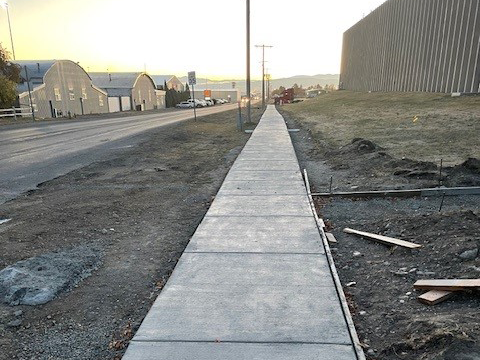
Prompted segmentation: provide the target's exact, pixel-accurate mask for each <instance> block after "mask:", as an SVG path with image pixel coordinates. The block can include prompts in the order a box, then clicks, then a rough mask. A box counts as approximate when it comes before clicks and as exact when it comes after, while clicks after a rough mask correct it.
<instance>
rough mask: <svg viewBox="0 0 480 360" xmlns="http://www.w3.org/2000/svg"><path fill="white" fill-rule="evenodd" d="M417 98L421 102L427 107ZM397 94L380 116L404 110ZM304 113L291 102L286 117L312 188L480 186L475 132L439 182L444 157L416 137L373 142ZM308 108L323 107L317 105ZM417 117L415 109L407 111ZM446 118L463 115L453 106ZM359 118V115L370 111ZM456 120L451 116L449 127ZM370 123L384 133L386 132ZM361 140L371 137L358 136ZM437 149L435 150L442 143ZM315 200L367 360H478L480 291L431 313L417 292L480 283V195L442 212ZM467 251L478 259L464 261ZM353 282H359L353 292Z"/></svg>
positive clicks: (420, 206) (422, 201)
mask: <svg viewBox="0 0 480 360" xmlns="http://www.w3.org/2000/svg"><path fill="white" fill-rule="evenodd" d="M370 95H372V94H363V95H355V97H356V98H358V97H359V96H360V97H367V96H370ZM338 96H342V97H343V96H347V95H346V94H345V93H344V94H342V95H338ZM399 96H401V95H399ZM408 96H410V97H414V95H412V94H410V95H408ZM419 96H420V98H419V99H417V102H419V103H420V105H419V107H420V108H422V107H424V104H421V99H422V95H419ZM429 96H431V97H432V98H433V97H435V96H433V95H429ZM395 97H396V96H395V95H393V96H392V101H391V102H385V103H384V108H382V107H378V108H377V107H375V110H376V113H377V114H378V113H383V112H390V111H392V110H391V109H392V108H395V107H398V106H400V105H399V104H398V103H397V102H396V101H395ZM351 101H353V100H351ZM447 101H450V100H449V99H447ZM469 101H470V100H469ZM476 101H478V100H476ZM301 106H302V104H301V103H300V104H293V105H284V106H283V107H282V108H281V109H280V110H281V112H282V113H283V115H284V116H285V117H286V119H287V122H288V123H289V127H290V128H300V131H299V132H296V133H295V132H294V133H291V134H292V139H293V142H294V146H295V149H296V151H297V156H298V158H299V161H300V164H301V166H302V168H306V169H307V172H308V175H309V179H310V182H311V183H312V187H313V190H314V191H319V192H328V191H329V186H330V181H331V180H332V183H333V186H332V189H333V191H338V190H342V191H349V190H350V191H354V190H355V191H357V190H378V189H400V188H419V187H425V186H438V185H439V183H440V182H441V183H442V184H443V185H448V186H465V185H469V186H479V185H480V166H479V162H478V160H477V159H470V160H468V161H466V160H467V158H468V157H473V155H475V154H477V151H478V145H479V143H478V139H476V140H475V141H473V140H472V137H471V136H470V135H466V136H465V140H466V141H465V144H464V147H463V149H459V151H458V152H456V153H455V154H454V156H452V157H451V159H456V160H455V161H454V162H452V163H451V164H450V166H449V167H447V168H446V169H443V173H442V176H441V177H440V174H439V168H438V167H437V165H436V164H435V163H432V162H428V161H426V159H434V158H436V157H437V155H438V154H437V153H435V154H432V153H428V152H427V150H426V148H425V147H424V146H423V145H422V144H418V143H415V142H414V144H411V143H410V138H409V137H405V139H403V140H401V141H400V135H398V134H397V135H394V134H392V133H391V129H384V130H383V133H384V135H382V133H381V132H380V131H377V132H376V134H375V138H374V141H372V138H368V137H366V134H371V133H370V132H368V131H366V130H365V129H361V128H360V129H352V130H351V131H347V132H343V130H340V131H339V133H335V132H332V130H331V129H327V130H325V131H324V130H323V127H322V126H323V124H324V122H328V119H331V118H330V117H329V116H330V115H328V114H324V113H322V111H321V110H318V111H319V112H318V113H315V111H314V110H309V112H305V111H303V110H299V109H301ZM303 106H306V107H310V108H311V109H313V108H315V104H308V103H304V105H303ZM375 106H379V105H378V104H376V105H375ZM469 109H470V110H469ZM297 110H298V111H297ZM416 110H418V109H415V108H411V109H409V113H410V112H411V113H415V112H417V111H416ZM332 111H333V110H332ZM352 111H354V109H352V108H350V109H348V110H347V111H346V114H344V113H343V112H342V109H341V108H340V109H337V110H335V112H337V114H336V115H335V116H338V118H348V117H353V112H352ZM443 111H444V112H445V113H448V112H450V111H451V112H452V113H454V112H455V111H456V110H455V107H453V108H452V109H451V110H450V109H449V108H448V106H446V107H444V108H443ZM307 113H308V114H310V115H308V117H306V114H307ZM358 113H359V114H360V118H361V117H362V114H365V113H367V109H366V108H364V109H362V110H361V111H360V110H358ZM461 113H462V114H464V116H465V118H472V119H475V121H476V122H477V124H479V123H480V118H479V117H478V108H475V109H472V108H468V107H466V108H465V109H462V112H461ZM332 116H333V115H332ZM335 116H334V117H335ZM445 116H446V115H445ZM332 121H333V120H332ZM335 121H336V120H335ZM335 121H334V122H335ZM455 121H456V120H455V119H452V125H451V126H455ZM460 122H461V121H460ZM329 125H332V124H329ZM342 126H343V125H342ZM369 126H371V127H377V126H378V128H379V129H380V126H381V125H379V124H371V125H369ZM477 126H478V125H477ZM425 131H427V130H425ZM430 131H432V130H431V129H430ZM440 132H443V130H440ZM359 135H360V136H363V137H364V138H363V139H355V137H357V136H359ZM432 136H433V137H435V136H434V135H432ZM442 136H443V135H442ZM462 136H463V135H462ZM475 136H478V131H477V135H475ZM392 137H397V140H398V141H400V143H399V146H400V147H401V146H402V145H405V146H404V148H405V149H409V150H408V153H410V156H411V158H410V159H409V158H405V159H402V158H401V157H400V158H399V157H398V152H396V151H395V150H394V149H393V148H394V147H393V148H392V146H390V141H391V138H392ZM353 140H355V141H353ZM334 144H337V145H334ZM379 144H380V145H379ZM415 144H417V145H415ZM431 145H435V144H433V143H432V144H431ZM437 145H438V147H440V146H441V145H440V144H437ZM415 146H419V147H422V149H421V151H418V152H416V151H415ZM429 148H430V150H432V151H434V150H435V149H436V148H437V146H429ZM469 149H470V150H469ZM406 153H407V152H406ZM466 154H468V155H466ZM472 154H473V155H472ZM462 156H467V158H462ZM315 201H316V207H317V211H318V212H319V214H320V215H321V217H322V218H323V219H324V220H325V221H326V224H327V226H328V228H329V230H330V231H331V232H333V234H334V235H335V237H336V238H337V240H338V243H337V244H335V245H334V246H332V253H333V256H334V259H335V264H336V267H337V270H338V272H339V276H340V279H341V282H342V284H343V285H344V291H345V293H346V296H347V299H348V300H349V305H350V309H351V312H352V315H353V318H354V322H355V326H356V328H357V332H358V334H359V338H360V341H361V342H362V344H363V346H364V349H365V353H366V356H367V358H368V359H370V360H374V359H378V360H380V359H404V360H414V359H415V360H418V359H421V360H426V359H429V360H430V359H431V360H440V359H444V360H467V359H468V360H473V359H480V355H479V354H480V343H479V340H480V327H479V325H478V309H479V306H480V296H479V295H478V292H477V293H468V292H465V293H459V294H456V295H455V296H454V297H452V298H451V299H450V300H447V301H446V302H443V303H441V304H438V305H435V306H427V305H424V304H421V303H419V302H418V301H417V296H418V295H420V294H421V293H422V291H415V290H414V289H413V284H414V282H415V281H416V280H419V279H429V278H480V256H479V255H480V254H478V249H480V196H455V197H446V198H445V199H444V202H443V204H442V210H441V211H440V204H441V202H442V200H441V197H429V198H407V199H405V198H388V199H342V198H316V200H315ZM345 227H350V228H354V229H357V230H364V231H368V232H374V233H379V234H384V235H387V236H393V237H397V238H400V239H403V240H408V241H412V242H415V243H418V244H421V245H422V246H423V247H422V248H421V249H418V250H407V249H402V248H396V249H392V248H390V247H388V246H385V245H381V244H377V243H374V242H371V241H369V240H365V239H362V238H359V237H356V236H354V235H349V234H345V233H344V232H343V231H342V230H343V228H345ZM469 250H473V251H470V252H468V251H469ZM475 250H477V252H476V256H475ZM465 251H467V253H469V254H472V253H473V254H474V255H473V256H470V257H467V258H465ZM352 282H355V284H354V285H351V286H348V287H347V286H346V284H349V283H352Z"/></svg>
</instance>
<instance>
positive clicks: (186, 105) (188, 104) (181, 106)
mask: <svg viewBox="0 0 480 360" xmlns="http://www.w3.org/2000/svg"><path fill="white" fill-rule="evenodd" d="M175 107H176V108H179V109H192V108H193V102H189V101H182V102H181V103H179V104H177V105H175Z"/></svg>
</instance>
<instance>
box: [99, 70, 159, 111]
mask: <svg viewBox="0 0 480 360" xmlns="http://www.w3.org/2000/svg"><path fill="white" fill-rule="evenodd" d="M90 77H91V78H92V81H93V83H94V84H95V85H96V86H98V87H99V88H101V89H103V90H105V91H106V92H107V93H108V105H109V109H110V112H117V111H128V110H138V111H143V110H153V109H164V108H165V91H162V90H157V88H156V84H155V82H154V81H153V79H152V78H151V77H150V75H148V74H146V73H141V72H135V73H120V72H119V73H101V72H92V73H90Z"/></svg>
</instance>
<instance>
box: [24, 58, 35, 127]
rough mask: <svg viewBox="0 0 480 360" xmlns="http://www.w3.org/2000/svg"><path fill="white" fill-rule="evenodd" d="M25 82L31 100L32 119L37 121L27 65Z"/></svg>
mask: <svg viewBox="0 0 480 360" xmlns="http://www.w3.org/2000/svg"><path fill="white" fill-rule="evenodd" d="M25 80H26V81H27V87H28V98H29V100H30V108H31V109H32V119H33V120H35V108H34V107H33V101H32V91H31V90H30V79H29V78H28V68H27V65H25Z"/></svg>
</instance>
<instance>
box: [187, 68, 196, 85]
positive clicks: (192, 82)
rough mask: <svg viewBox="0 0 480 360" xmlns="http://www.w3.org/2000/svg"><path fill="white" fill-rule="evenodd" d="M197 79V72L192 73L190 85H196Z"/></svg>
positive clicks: (189, 74)
mask: <svg viewBox="0 0 480 360" xmlns="http://www.w3.org/2000/svg"><path fill="white" fill-rule="evenodd" d="M196 84H197V77H196V76H195V71H190V72H189V73H188V85H196Z"/></svg>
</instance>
